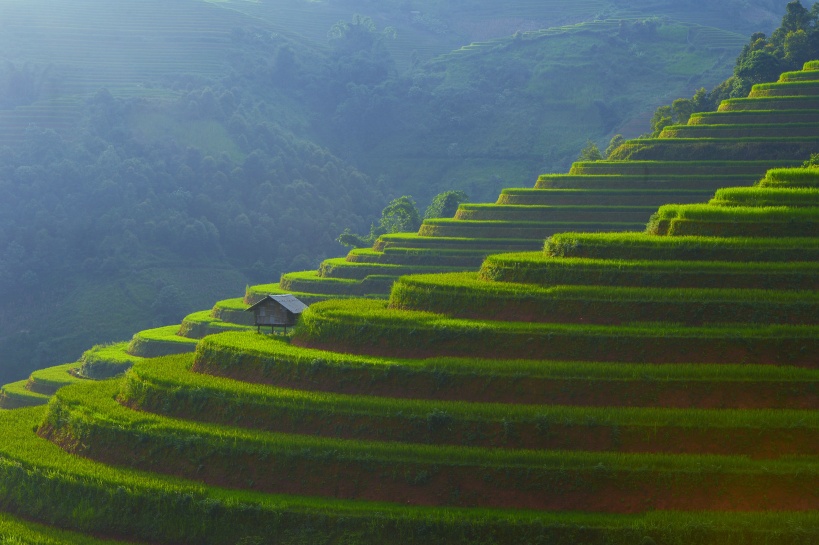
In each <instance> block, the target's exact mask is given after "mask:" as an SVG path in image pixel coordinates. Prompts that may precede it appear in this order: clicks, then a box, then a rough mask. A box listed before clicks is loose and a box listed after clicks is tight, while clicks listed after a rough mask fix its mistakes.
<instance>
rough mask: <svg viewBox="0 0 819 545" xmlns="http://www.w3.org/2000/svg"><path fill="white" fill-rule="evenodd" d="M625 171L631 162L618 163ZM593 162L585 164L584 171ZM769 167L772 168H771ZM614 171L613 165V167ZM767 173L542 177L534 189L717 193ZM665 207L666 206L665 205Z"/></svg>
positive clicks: (749, 183)
mask: <svg viewBox="0 0 819 545" xmlns="http://www.w3.org/2000/svg"><path fill="white" fill-rule="evenodd" d="M618 164H619V165H622V167H623V168H627V167H628V164H629V163H628V162H622V163H618ZM588 165H591V163H584V167H583V168H584V169H586V168H589V166H588ZM768 166H770V165H768ZM610 169H611V170H614V168H613V166H612V167H610ZM763 173H764V169H761V168H760V169H759V170H758V171H757V172H753V173H747V174H738V175H730V174H707V173H700V174H682V175H674V174H665V173H664V174H605V173H604V174H541V175H540V177H539V178H538V179H537V182H536V183H535V189H536V190H540V189H587V190H592V189H594V190H600V189H608V190H634V191H653V190H664V191H671V190H683V191H685V190H687V191H694V190H699V191H710V192H713V191H716V190H717V189H719V188H721V187H730V186H735V185H751V184H752V183H753V182H754V181H756V180H757V179H758V177H759V176H761V175H762V174H763ZM663 204H665V203H663Z"/></svg>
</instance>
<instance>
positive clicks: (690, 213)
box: [646, 204, 819, 237]
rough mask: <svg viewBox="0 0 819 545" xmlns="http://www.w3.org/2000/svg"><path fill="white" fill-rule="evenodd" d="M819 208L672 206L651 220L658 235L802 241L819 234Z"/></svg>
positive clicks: (649, 227) (651, 228) (651, 229)
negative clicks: (804, 238)
mask: <svg viewBox="0 0 819 545" xmlns="http://www.w3.org/2000/svg"><path fill="white" fill-rule="evenodd" d="M818 230H819V207H815V206H814V207H805V208H793V207H787V206H765V207H754V206H735V207H725V206H712V205H708V204H681V205H677V204H669V205H665V206H661V207H660V208H659V209H658V210H657V212H656V213H655V214H654V215H652V216H651V220H650V221H649V223H648V225H647V226H646V232H648V233H651V234H655V235H669V236H680V235H696V236H728V237H733V236H740V237H741V236H746V237H748V236H750V237H800V236H810V235H811V234H813V233H816V232H819V231H818Z"/></svg>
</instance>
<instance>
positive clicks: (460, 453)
mask: <svg viewBox="0 0 819 545" xmlns="http://www.w3.org/2000/svg"><path fill="white" fill-rule="evenodd" d="M117 391H118V385H117V384H115V383H111V384H91V385H90V386H89V385H86V384H75V385H73V386H69V387H66V388H64V389H62V390H61V391H59V392H58V393H57V394H56V398H55V401H54V402H52V403H51V404H50V405H49V411H48V414H47V416H46V418H45V419H44V421H43V424H42V426H41V428H40V433H41V434H44V435H46V436H48V437H50V438H52V439H53V440H56V441H59V442H60V443H61V444H63V445H66V446H67V447H68V448H69V449H70V450H71V451H73V452H75V453H78V454H82V455H83V456H85V457H89V458H92V459H101V460H104V461H106V462H108V463H113V464H117V465H127V466H131V467H133V468H138V469H148V470H151V471H153V472H159V473H170V474H174V475H178V476H184V477H187V478H194V477H195V478H199V479H202V480H203V481H204V482H205V483H208V484H217V483H219V484H222V485H226V486H229V487H234V486H245V483H247V482H248V481H252V482H253V484H252V485H251V486H252V488H253V489H255V490H259V491H264V492H273V493H275V492H287V493H295V494H304V495H311V496H324V497H340V498H349V499H359V500H370V501H372V500H376V501H377V500H383V499H385V495H384V494H383V493H382V492H381V490H383V487H385V486H386V487H389V488H390V494H389V497H390V501H394V502H399V503H402V504H407V503H409V504H415V505H452V506H465V507H507V508H509V507H512V508H528V509H544V510H558V511H560V510H569V511H571V510H574V509H576V508H577V507H580V506H584V508H587V509H588V508H589V504H591V505H593V506H594V509H595V510H596V511H598V512H601V511H602V512H613V513H628V512H631V511H632V510H633V509H634V507H635V506H636V505H637V504H641V505H642V506H643V507H642V508H643V509H644V506H645V503H644V502H645V501H646V497H654V498H656V499H655V500H654V501H656V502H658V503H659V504H664V505H669V506H674V507H675V508H676V509H677V510H683V511H688V510H702V509H703V507H705V508H706V509H708V508H712V509H713V508H720V507H722V506H724V505H727V504H729V503H733V502H735V501H736V500H737V499H740V498H743V499H744V501H746V502H747V504H746V505H747V506H748V507H746V510H759V509H766V508H768V509H777V508H779V509H783V508H784V509H788V508H791V509H793V508H796V506H797V505H800V506H804V505H817V502H819V496H817V490H819V486H817V485H819V465H817V464H816V460H815V458H814V457H812V456H810V457H805V458H803V459H800V458H793V459H782V460H776V461H775V460H766V461H765V462H764V463H761V462H758V461H750V460H748V458H746V457H730V456H707V455H703V454H698V455H686V456H662V455H652V454H623V453H612V452H599V453H591V452H582V451H579V452H568V451H548V450H508V449H493V448H482V447H455V446H449V445H433V444H429V445H421V444H403V443H398V442H375V441H363V440H344V439H334V438H323V437H311V436H308V435H303V434H282V433H275V432H264V431H258V430H251V429H241V428H235V427H224V426H217V425H212V424H204V423H196V422H191V421H188V420H177V419H171V418H167V417H162V416H158V415H151V414H146V413H140V412H135V411H131V410H129V409H127V408H124V407H122V406H120V405H118V404H117V403H116V401H115V400H114V399H113V397H114V395H115V394H116V392H117ZM101 414H104V415H105V417H104V418H99V417H98V415H101ZM791 416H792V417H793V416H796V415H791ZM649 419H651V417H650V416H649ZM788 421H790V419H788V418H782V419H780V420H779V422H780V423H785V422H788ZM655 422H656V420H655ZM738 424H739V423H738ZM745 424H746V425H747V424H748V422H747V421H746V422H745ZM512 425H514V423H512ZM780 425H781V424H780ZM808 425H810V424H808ZM727 433H730V431H729V432H727ZM763 433H764V432H763ZM809 435H810V434H809ZM808 444H809V445H810V444H812V443H811V442H810V441H808ZM813 448H814V449H815V445H814V446H813ZM807 452H810V447H808V450H807ZM149 453H162V455H161V459H157V458H154V456H147V455H148V454H149ZM203 466H204V467H203ZM601 466H602V467H604V468H605V471H601V470H600V467H601ZM476 472H477V473H478V474H481V475H483V479H482V480H481V481H480V482H476V481H475V480H474V475H475V474H476ZM692 472H696V474H697V475H696V477H694V476H692ZM351 479H352V480H354V481H355V482H356V483H357V484H356V486H354V487H349V488H347V487H342V488H340V487H339V483H343V482H345V481H348V480H351ZM725 487H729V489H728V490H730V492H726V491H724V490H725ZM600 488H605V489H607V490H610V493H611V494H616V495H617V496H618V504H619V505H617V506H607V503H608V498H605V499H603V498H600V497H599V495H598V494H597V492H596V490H599V489H600ZM453 489H457V490H462V491H463V493H461V494H458V495H457V496H456V497H454V498H453V497H452V496H449V497H443V498H442V497H440V496H439V494H440V493H441V492H442V491H451V490H453ZM766 489H767V490H768V492H769V494H768V495H767V496H765V495H761V494H758V492H759V491H761V490H766ZM490 490H491V491H493V492H490ZM691 490H700V491H703V490H708V491H716V490H723V492H722V494H723V495H717V496H716V497H712V501H703V499H702V498H697V499H696V500H693V501H692V498H690V497H687V495H686V493H687V492H688V491H691ZM567 493H570V494H571V495H572V496H570V497H567V496H566V494H567ZM746 494H755V498H754V499H750V498H748V497H746V496H745V495H746ZM795 498H798V500H795V501H794V499H795ZM601 500H602V501H601ZM806 501H807V503H805V502H806ZM584 502H585V503H584ZM695 506H696V507H695Z"/></svg>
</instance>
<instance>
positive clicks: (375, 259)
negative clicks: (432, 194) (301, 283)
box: [346, 247, 494, 270]
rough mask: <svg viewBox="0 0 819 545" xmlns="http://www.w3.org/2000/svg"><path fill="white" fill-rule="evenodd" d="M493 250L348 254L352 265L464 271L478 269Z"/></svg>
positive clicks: (390, 250) (397, 250)
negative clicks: (390, 265) (448, 268)
mask: <svg viewBox="0 0 819 545" xmlns="http://www.w3.org/2000/svg"><path fill="white" fill-rule="evenodd" d="M490 253H494V252H493V251H492V250H475V249H448V248H446V247H444V248H394V247H388V248H385V249H384V251H383V252H378V251H375V250H370V249H356V250H352V251H350V253H349V254H347V258H346V259H347V261H349V262H351V263H385V264H392V265H416V266H435V267H450V268H457V269H458V270H463V269H464V268H477V267H479V266H480V264H481V261H483V258H484V257H485V256H487V255H489V254H490Z"/></svg>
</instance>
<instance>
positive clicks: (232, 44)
mask: <svg viewBox="0 0 819 545" xmlns="http://www.w3.org/2000/svg"><path fill="white" fill-rule="evenodd" d="M752 4H753V6H752V7H753V9H752V11H747V10H746V9H742V10H741V11H740V15H739V16H737V13H736V8H737V7H738V4H737V3H736V2H733V1H732V2H728V3H721V4H720V5H719V6H713V5H710V4H708V5H699V6H697V9H696V10H692V9H687V8H681V7H680V6H679V5H677V3H675V2H671V1H667V0H663V1H659V2H658V1H651V2H642V1H641V2H636V3H631V4H630V5H629V6H624V5H622V4H621V3H619V2H613V1H611V0H584V1H582V2H572V3H571V5H568V4H566V3H564V2H549V3H546V4H544V3H542V2H531V1H529V0H520V1H517V0H516V1H514V2H507V3H504V5H503V6H502V7H500V6H498V5H497V4H496V3H492V2H487V1H485V0H475V1H474V2H472V4H470V6H469V9H466V10H465V9H464V6H462V5H460V4H451V3H441V2H437V1H432V0H423V1H419V2H413V3H412V4H411V5H410V4H408V3H406V2H378V3H376V2H365V3H363V4H362V3H356V4H351V3H349V2H303V1H301V0H276V1H274V2H264V3H254V2H202V1H201V0H184V1H182V2H181V3H175V4H174V5H173V6H170V5H168V3H163V2H157V1H153V0H152V1H147V2H134V1H131V0H129V1H126V2H121V3H118V4H117V5H116V6H110V5H108V4H104V5H103V4H101V3H100V2H99V0H81V1H78V2H73V3H71V4H70V5H68V4H65V5H59V6H52V5H51V3H48V2H44V1H42V0H36V1H34V2H25V3H8V5H5V6H3V8H2V12H3V13H2V18H0V29H1V30H2V32H0V46H2V50H3V51H4V53H3V60H4V64H3V66H2V68H0V148H2V153H0V194H2V195H3V198H2V199H0V215H2V217H3V218H7V221H6V222H4V224H3V225H2V226H0V295H2V300H3V301H4V303H3V305H2V307H0V354H2V360H0V362H1V363H2V365H0V368H2V374H0V377H3V376H6V375H7V376H8V377H9V378H11V377H13V376H18V375H19V376H24V375H25V374H27V373H28V372H30V371H31V370H32V369H33V368H35V367H44V366H48V365H54V364H56V363H59V362H60V361H62V360H63V358H64V357H65V356H64V355H65V354H67V353H70V354H72V356H71V358H76V357H78V356H79V355H80V354H81V353H82V351H83V349H84V348H86V347H87V346H89V345H93V344H99V343H107V342H113V341H116V340H119V339H123V338H127V337H128V335H130V333H131V332H132V329H133V327H134V324H136V327H137V328H140V329H142V328H148V327H156V326H161V325H167V324H172V323H175V322H178V321H180V320H181V319H182V317H183V316H185V315H186V314H189V313H190V312H191V311H194V310H196V309H199V308H204V307H205V306H207V305H208V304H210V302H212V301H213V300H215V299H224V298H226V297H228V296H230V295H232V294H235V290H236V287H237V286H242V285H245V284H251V285H254V284H259V283H263V282H270V281H271V280H274V279H277V278H278V277H279V275H280V274H281V273H284V272H287V271H295V270H305V269H309V268H312V267H315V266H316V265H317V264H318V263H319V262H320V261H321V260H322V259H323V258H325V257H328V256H334V255H338V254H339V253H340V251H341V249H340V248H339V246H338V245H337V243H336V242H335V234H336V233H338V232H340V231H341V230H343V229H344V228H349V229H351V231H352V232H366V228H367V225H368V224H369V222H368V220H367V219H366V218H369V217H373V216H374V215H375V213H376V212H377V211H378V210H379V209H380V208H381V207H382V206H384V204H385V203H386V202H388V201H389V199H390V198H392V197H394V196H396V195H399V194H402V193H411V194H413V195H415V196H416V198H417V199H418V202H420V203H422V204H425V203H427V202H429V200H430V199H431V198H432V197H433V195H436V194H438V193H440V192H441V191H443V190H447V189H462V190H465V191H467V192H468V193H469V194H470V197H471V198H472V200H473V201H478V202H480V201H484V200H488V199H490V198H493V197H494V195H496V194H497V192H498V191H499V190H500V189H501V188H502V187H503V186H505V185H516V184H519V183H520V182H521V181H525V180H531V179H534V178H535V176H537V175H538V174H539V173H540V172H542V171H545V170H555V171H560V170H562V169H564V168H565V167H567V166H568V164H569V162H570V160H571V158H572V157H574V156H575V155H576V153H577V150H578V149H579V148H580V147H581V145H582V143H583V142H584V141H585V140H586V139H587V138H589V137H590V136H591V137H593V138H595V139H607V138H608V137H609V136H610V135H611V134H612V133H614V132H616V131H621V132H628V130H627V127H626V124H627V123H628V122H629V120H631V119H634V118H639V117H640V115H641V114H645V115H647V114H648V113H650V109H651V108H652V107H654V106H655V105H657V104H659V103H661V102H662V101H663V100H665V97H667V96H669V95H672V96H673V95H679V94H685V93H688V92H690V91H691V90H692V89H693V87H694V86H697V85H713V84H715V83H716V82H718V81H719V80H720V79H722V78H724V75H725V73H727V72H728V71H729V70H730V59H731V58H732V57H733V56H734V55H735V54H736V53H737V52H739V51H740V49H741V47H742V43H743V42H744V41H745V38H744V37H743V36H744V35H746V34H747V33H749V32H751V31H754V30H757V29H759V28H764V29H772V28H773V27H774V26H775V24H776V20H777V19H778V18H779V13H780V12H781V10H782V8H783V6H784V1H782V0H754V2H752ZM465 11H467V12H468V13H464V12H465ZM356 13H360V14H361V15H356ZM157 20H161V21H162V24H157ZM54 21H59V22H60V24H54ZM27 29H28V30H27ZM393 31H394V32H393ZM516 32H517V34H516ZM470 44H471V45H470ZM612 66H618V67H619V69H618V70H616V71H614V70H612V69H611V67H612ZM569 90H571V92H569ZM547 126H548V127H551V129H548V130H547V129H545V128H544V127H547ZM632 132H635V133H636V130H634V131H632ZM558 134H562V136H560V137H558V136H557V135H558ZM769 166H770V165H769ZM399 188H400V189H399ZM659 204H662V202H652V203H647V205H650V206H657V205H659ZM307 209H310V210H311V214H309V215H308V214H305V213H304V212H303V211H304V210H307ZM75 210H84V211H86V212H87V213H86V214H76V213H73V212H71V211H75ZM641 221H642V220H641ZM631 228H633V227H631ZM539 236H540V235H539ZM528 249H534V248H533V247H532V246H529V247H528ZM478 259H480V258H478ZM470 264H471V265H474V264H476V263H474V262H470ZM459 266H460V265H459ZM206 267H207V268H210V269H211V271H210V273H208V274H204V269H205V268H206ZM191 271H201V272H202V274H199V273H192V272H191ZM191 274H197V275H198V276H199V278H198V279H197V280H196V281H195V283H194V282H190V278H189V277H190V275H191ZM193 284H195V285H196V286H197V289H196V290H192V289H190V288H189V286H191V285H193ZM383 284H384V286H383V287H381V288H379V290H380V292H381V293H385V292H386V289H387V287H388V286H387V283H383ZM41 286H58V287H59V288H58V289H40V287H41ZM103 302H105V304H106V305H107V306H108V307H109V308H110V309H111V312H110V316H109V317H108V318H106V319H104V320H100V319H99V313H97V312H96V309H97V308H99V306H100V305H101V304H103ZM46 308H48V309H50V310H51V311H50V312H47V313H46V312H44V309H46ZM44 316H47V317H46V318H44ZM77 323H79V324H80V326H79V327H75V324H77ZM69 324H70V325H69ZM32 346H34V347H36V349H35V350H31V348H30V347H32Z"/></svg>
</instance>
